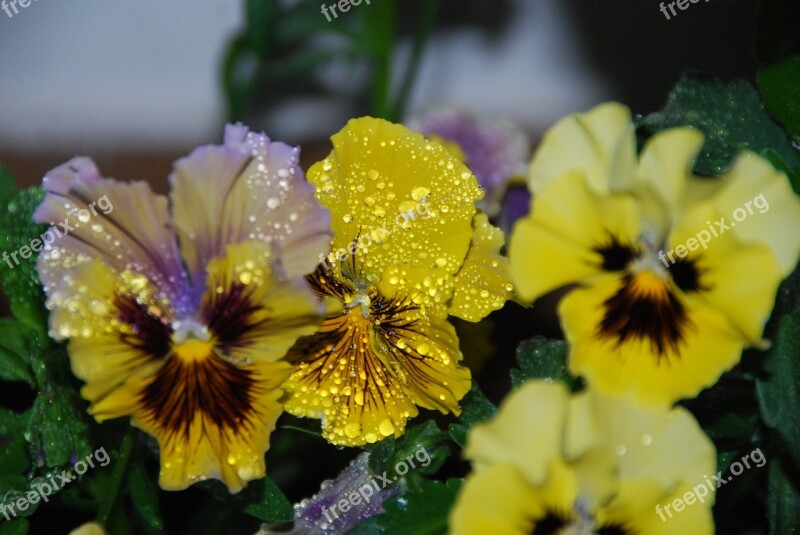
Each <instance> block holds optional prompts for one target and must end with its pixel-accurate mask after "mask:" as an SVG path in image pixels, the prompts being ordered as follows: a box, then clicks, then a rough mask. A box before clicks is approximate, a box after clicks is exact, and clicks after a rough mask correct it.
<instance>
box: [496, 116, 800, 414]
mask: <svg viewBox="0 0 800 535" xmlns="http://www.w3.org/2000/svg"><path fill="white" fill-rule="evenodd" d="M702 145H703V136H702V134H701V133H700V132H698V131H697V130H694V129H690V128H675V129H671V130H667V131H664V132H661V133H659V134H656V135H654V136H653V137H652V138H650V139H649V140H648V141H647V143H646V144H645V146H644V147H643V149H642V152H641V154H640V155H639V156H638V158H637V153H636V139H635V136H634V130H633V125H632V124H631V117H630V112H629V111H628V110H627V108H624V107H623V106H621V105H618V104H606V105H603V106H599V107H597V108H595V109H594V110H592V111H590V112H588V113H585V114H578V115H575V116H571V117H568V118H566V119H564V120H562V121H560V122H559V123H558V124H557V125H556V126H555V127H554V128H553V129H552V130H551V131H550V132H548V133H547V134H546V135H545V137H544V139H543V141H542V144H541V146H540V147H539V149H538V151H537V153H536V155H535V156H534V158H533V160H532V162H531V166H530V184H529V185H530V187H531V189H532V191H533V192H534V200H533V202H532V209H531V211H532V213H531V215H530V216H528V217H527V218H525V219H523V220H521V221H520V222H519V223H518V224H517V226H516V227H515V229H514V233H513V235H512V237H511V242H510V250H509V254H510V258H511V271H512V275H513V276H514V279H515V286H516V288H517V290H518V292H519V295H520V296H521V297H522V298H525V299H528V300H533V299H536V298H538V297H540V296H542V295H545V294H547V293H549V292H551V291H553V290H556V289H558V288H562V287H567V286H569V287H570V288H569V290H568V292H567V293H566V296H565V297H564V298H563V299H562V301H561V303H560V307H559V314H560V316H561V322H562V325H563V328H564V331H565V333H566V337H567V340H568V341H569V342H570V345H571V351H570V356H569V364H570V367H571V369H572V370H573V371H574V372H575V373H578V374H583V375H585V376H586V377H587V379H588V380H589V382H590V383H591V384H592V385H593V386H595V387H596V388H597V389H599V390H600V391H602V392H603V393H606V394H614V395H620V396H628V397H631V398H633V399H635V400H637V401H639V402H641V403H647V404H668V403H672V402H674V401H675V400H678V399H681V398H686V397H692V396H695V395H697V393H698V392H699V391H700V390H701V389H702V388H704V387H707V386H710V385H712V384H713V383H715V382H716V381H717V379H718V378H719V376H720V375H721V374H722V373H723V372H724V371H726V370H728V369H730V368H731V367H732V366H734V365H735V364H736V363H737V362H738V361H739V358H740V355H741V352H742V349H743V348H744V347H748V346H755V347H762V346H763V345H764V342H763V341H762V339H761V336H762V331H763V328H764V324H765V322H766V320H767V318H768V316H769V314H770V310H771V309H772V306H773V303H774V299H775V292H776V290H777V288H778V285H779V283H780V282H781V279H782V278H783V277H785V276H787V275H788V274H789V273H790V272H791V271H792V269H793V268H794V266H795V264H796V262H797V255H798V253H799V252H800V235H798V234H797V233H796V232H793V231H792V230H791V229H794V228H796V227H797V225H798V224H800V201H798V198H797V196H796V195H795V194H794V193H793V192H792V190H791V187H790V184H789V181H788V179H787V178H786V176H785V175H784V174H783V173H781V172H778V171H776V170H775V169H774V168H773V167H772V166H771V165H770V163H769V162H767V161H766V160H765V159H763V158H761V157H759V156H757V155H756V154H753V153H749V152H746V153H743V154H742V155H740V156H739V157H738V158H737V159H736V161H735V162H734V163H733V164H732V165H731V168H730V170H729V171H728V172H727V173H726V174H724V175H722V176H718V177H714V178H704V177H699V176H695V175H694V174H693V173H692V167H693V164H694V161H695V158H696V156H697V154H698V153H699V151H700V149H701V147H702Z"/></svg>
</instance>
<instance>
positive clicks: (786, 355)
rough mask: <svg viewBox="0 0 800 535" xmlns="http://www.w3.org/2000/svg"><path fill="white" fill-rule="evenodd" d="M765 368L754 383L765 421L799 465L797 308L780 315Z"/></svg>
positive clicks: (799, 321) (799, 314) (799, 324)
mask: <svg viewBox="0 0 800 535" xmlns="http://www.w3.org/2000/svg"><path fill="white" fill-rule="evenodd" d="M764 370H765V371H766V373H767V374H768V375H767V377H766V378H763V379H759V380H758V381H757V383H756V388H757V392H758V399H759V404H760V405H761V413H762V417H763V419H764V423H766V424H767V425H768V426H769V427H771V428H774V429H776V430H777V432H778V435H779V436H780V437H781V438H782V439H783V440H784V442H785V444H786V448H787V449H788V450H789V451H790V452H791V454H792V456H793V459H794V462H795V464H796V465H798V466H800V420H798V418H797V411H798V407H800V309H798V310H795V311H794V312H793V313H790V314H787V315H785V316H783V317H781V319H780V321H779V323H778V328H777V336H776V337H775V339H774V340H773V344H772V347H771V348H770V350H769V352H768V353H767V357H766V358H765V359H764Z"/></svg>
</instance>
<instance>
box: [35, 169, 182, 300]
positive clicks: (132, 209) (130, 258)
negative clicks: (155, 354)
mask: <svg viewBox="0 0 800 535" xmlns="http://www.w3.org/2000/svg"><path fill="white" fill-rule="evenodd" d="M42 185H43V187H44V190H45V197H44V199H43V200H42V202H41V204H40V205H39V206H38V207H37V208H36V211H35V212H34V215H33V219H34V221H36V222H37V223H43V224H50V225H52V226H51V227H50V228H49V229H48V230H47V232H46V234H48V235H49V237H52V238H53V239H52V240H50V243H49V244H48V245H46V246H45V248H44V249H43V250H42V253H41V254H40V256H39V260H38V264H37V267H38V271H39V277H40V279H41V281H42V283H43V284H44V288H45V292H47V294H48V296H50V295H53V294H54V293H55V292H57V291H58V289H59V288H61V287H62V286H63V285H64V284H66V282H65V279H66V278H67V277H65V276H66V275H67V274H68V272H69V271H70V270H71V269H72V268H74V267H75V266H77V265H79V264H83V263H85V262H88V261H90V260H93V259H97V260H100V261H102V262H103V263H105V264H106V265H108V266H110V267H111V268H113V269H114V270H116V271H117V272H122V271H124V270H131V271H134V272H137V273H141V274H143V275H145V276H146V277H147V278H148V279H149V280H150V281H151V282H152V283H153V284H155V286H156V287H157V288H158V289H159V290H160V291H161V292H162V293H163V294H164V296H165V297H166V298H167V299H168V300H169V301H170V303H171V304H172V306H173V307H174V308H175V309H176V311H178V312H182V313H189V312H190V311H191V310H190V306H191V295H190V288H189V285H188V278H187V276H186V273H185V271H184V269H183V266H182V263H181V258H180V255H179V253H178V248H177V242H176V239H175V234H174V233H173V231H172V228H171V225H170V222H169V214H168V210H167V199H166V198H165V197H163V196H161V195H156V194H154V193H153V192H152V190H151V189H150V186H149V185H148V184H147V183H145V182H131V183H123V182H118V181H116V180H113V179H106V178H103V177H102V176H101V175H100V172H99V171H98V170H97V167H96V166H95V164H94V162H92V160H90V159H88V158H75V159H73V160H70V161H69V162H67V163H65V164H63V165H61V166H59V167H57V168H55V169H53V170H52V171H50V172H48V173H47V175H46V176H45V177H44V179H43V181H42ZM42 241H46V240H44V239H43V240H42Z"/></svg>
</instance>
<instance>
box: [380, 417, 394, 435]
mask: <svg viewBox="0 0 800 535" xmlns="http://www.w3.org/2000/svg"><path fill="white" fill-rule="evenodd" d="M378 431H380V432H381V435H383V436H385V437H388V436H389V435H391V434H393V433H394V425H392V421H391V420H389V418H386V419H384V420H383V421H382V422H381V423H380V425H379V426H378Z"/></svg>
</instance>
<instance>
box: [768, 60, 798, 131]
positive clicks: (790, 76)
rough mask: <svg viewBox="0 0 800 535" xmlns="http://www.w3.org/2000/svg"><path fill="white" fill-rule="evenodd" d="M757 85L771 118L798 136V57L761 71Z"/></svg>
mask: <svg viewBox="0 0 800 535" xmlns="http://www.w3.org/2000/svg"><path fill="white" fill-rule="evenodd" d="M758 85H759V87H760V88H761V94H762V95H763V96H764V102H766V104H767V108H769V111H770V113H772V116H773V117H775V118H776V119H777V120H778V121H780V122H781V124H783V126H784V127H785V128H786V130H788V131H789V133H791V134H793V135H795V136H800V55H798V56H793V57H791V58H789V59H787V60H784V61H782V62H780V63H778V64H776V65H772V66H770V67H767V68H766V69H764V70H762V71H761V72H760V73H759V74H758Z"/></svg>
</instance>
